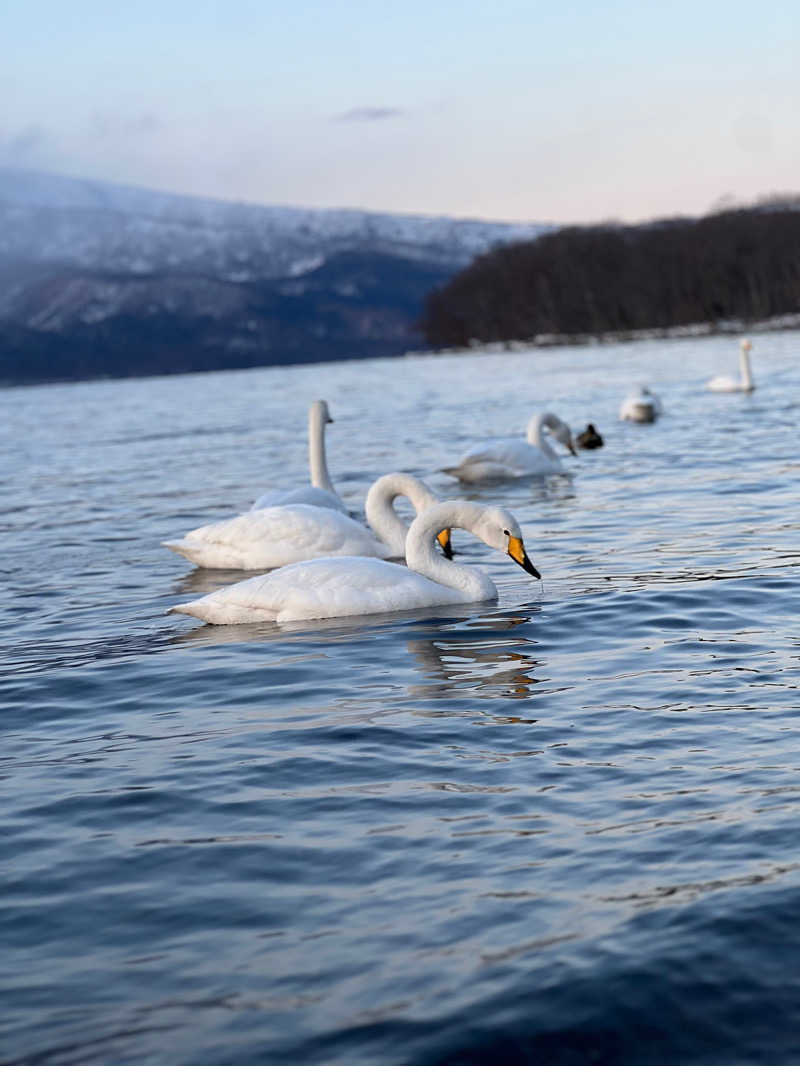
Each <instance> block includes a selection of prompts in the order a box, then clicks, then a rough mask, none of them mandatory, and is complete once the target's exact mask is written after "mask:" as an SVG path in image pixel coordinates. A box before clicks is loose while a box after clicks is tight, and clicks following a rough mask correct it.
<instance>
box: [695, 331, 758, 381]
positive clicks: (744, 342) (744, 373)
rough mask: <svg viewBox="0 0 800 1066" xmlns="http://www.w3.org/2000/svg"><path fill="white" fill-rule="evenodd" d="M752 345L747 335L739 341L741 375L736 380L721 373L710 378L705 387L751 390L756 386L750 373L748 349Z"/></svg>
mask: <svg viewBox="0 0 800 1066" xmlns="http://www.w3.org/2000/svg"><path fill="white" fill-rule="evenodd" d="M752 347H753V345H752V344H751V343H750V341H749V340H748V339H747V337H742V339H741V340H740V341H739V371H740V374H741V377H740V378H739V379H738V380H737V379H736V378H731V377H726V376H725V375H722V376H720V377H715V378H712V379H711V381H709V382H708V384H707V385H706V388H707V389H711V391H712V392H752V391H753V389H754V388H755V387H756V386H755V382H754V381H753V377H752V374H751V373H750V349H751V348H752Z"/></svg>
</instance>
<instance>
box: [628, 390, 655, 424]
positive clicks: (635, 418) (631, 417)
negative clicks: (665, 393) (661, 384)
mask: <svg viewBox="0 0 800 1066" xmlns="http://www.w3.org/2000/svg"><path fill="white" fill-rule="evenodd" d="M661 413H662V408H661V400H659V398H658V397H657V396H656V394H655V393H653V392H651V391H650V389H648V388H646V387H645V386H640V387H639V388H637V389H635V390H634V391H633V392H631V393H629V394H628V396H627V397H626V398H625V400H623V402H622V406H621V407H620V409H619V417H620V418H621V419H622V420H623V421H627V422H655V420H656V419H657V418H658V416H659V415H660V414H661Z"/></svg>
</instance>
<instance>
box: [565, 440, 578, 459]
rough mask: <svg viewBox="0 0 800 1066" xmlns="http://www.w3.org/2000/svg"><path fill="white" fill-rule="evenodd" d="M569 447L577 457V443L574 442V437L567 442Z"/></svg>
mask: <svg viewBox="0 0 800 1066" xmlns="http://www.w3.org/2000/svg"><path fill="white" fill-rule="evenodd" d="M567 447H568V448H569V450H570V451H571V452H572V454H573V455H575V456H577V454H578V453H577V451H576V449H575V442H574V441H573V439H572V437H570V438H569V440H568V441H567Z"/></svg>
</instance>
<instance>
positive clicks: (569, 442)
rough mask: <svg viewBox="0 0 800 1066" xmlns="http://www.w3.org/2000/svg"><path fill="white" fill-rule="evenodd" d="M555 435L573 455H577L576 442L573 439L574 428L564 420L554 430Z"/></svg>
mask: <svg viewBox="0 0 800 1066" xmlns="http://www.w3.org/2000/svg"><path fill="white" fill-rule="evenodd" d="M553 436H554V437H555V438H556V440H557V441H558V443H559V444H563V445H564V447H565V448H566V449H567V450H568V451H569V452H570V454H571V455H577V454H578V453H577V451H576V449H575V442H574V441H573V439H572V430H571V429H570V428H569V426H568V425H567V424H566V422H562V423H561V425H559V426H557V427H556V428H555V429H554V430H553Z"/></svg>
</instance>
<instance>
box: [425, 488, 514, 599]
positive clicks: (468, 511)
mask: <svg viewBox="0 0 800 1066" xmlns="http://www.w3.org/2000/svg"><path fill="white" fill-rule="evenodd" d="M484 510H485V509H484V508H483V507H480V506H479V505H477V504H474V503H468V502H467V501H461V500H460V501H452V500H451V501H448V502H446V503H437V504H435V505H434V506H432V507H428V508H427V510H425V511H423V512H422V514H420V515H417V517H416V518H415V519H414V521H413V522H412V523H411V528H410V529H409V531H408V536H407V537H406V563H407V564H408V567H409V569H410V570H416V572H417V573H418V574H422V575H423V577H427V578H430V580H431V581H436V582H437V583H438V584H439V585H444V586H445V587H447V588H451V589H454V590H456V591H457V592H460V593H462V594H463V596H464V598H465V600H466V599H468V598H469V599H472V600H476V601H477V600H491V599H495V598H496V597H497V589H496V588H495V586H494V584H493V582H492V581H491V580H490V579H489V577H488V576H487V575H486V574H485V573H484V572H483V571H482V570H480V569H479V568H478V567H476V566H464V564H463V563H455V562H453V561H452V560H450V559H445V558H444V556H443V555H440V554H439V553H438V552H437V551H436V547H435V543H436V536H437V534H438V533H439V532H440V531H441V530H442V529H450V528H453V527H455V528H457V529H465V530H467V532H469V533H474V532H475V530H476V527H477V525H478V521H479V519H480V517H481V515H482V514H483V513H484Z"/></svg>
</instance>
